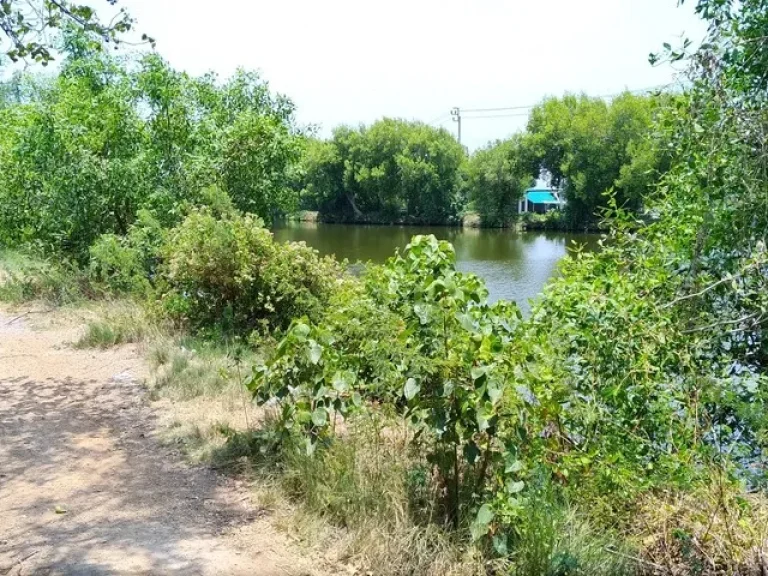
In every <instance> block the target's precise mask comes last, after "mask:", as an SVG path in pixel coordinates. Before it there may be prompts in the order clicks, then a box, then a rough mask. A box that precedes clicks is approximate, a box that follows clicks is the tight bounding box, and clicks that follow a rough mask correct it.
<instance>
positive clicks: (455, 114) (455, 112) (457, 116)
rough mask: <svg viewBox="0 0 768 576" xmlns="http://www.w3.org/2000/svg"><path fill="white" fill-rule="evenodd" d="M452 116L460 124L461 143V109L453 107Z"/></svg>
mask: <svg viewBox="0 0 768 576" xmlns="http://www.w3.org/2000/svg"><path fill="white" fill-rule="evenodd" d="M451 116H452V117H453V121H454V122H456V123H458V125H459V144H461V109H460V108H453V109H452V110H451Z"/></svg>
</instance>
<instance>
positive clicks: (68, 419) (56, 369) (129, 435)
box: [0, 309, 315, 576]
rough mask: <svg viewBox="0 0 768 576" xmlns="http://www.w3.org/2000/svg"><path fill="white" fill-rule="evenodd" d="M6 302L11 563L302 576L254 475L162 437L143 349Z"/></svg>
mask: <svg viewBox="0 0 768 576" xmlns="http://www.w3.org/2000/svg"><path fill="white" fill-rule="evenodd" d="M23 312H24V310H20V311H13V312H11V311H9V310H8V309H0V575H8V576H20V575H26V574H35V575H44V576H48V575H51V576H52V575H89V576H90V575H93V576H102V575H139V574H141V575H155V574H157V575H176V574H178V575H181V574H183V575H185V576H186V575H190V576H196V575H199V576H211V575H233V576H241V575H242V576H244V575H264V576H272V575H280V576H284V575H296V576H298V575H302V574H313V573H315V572H314V570H312V569H311V568H310V564H311V563H310V562H309V561H308V560H307V559H306V558H304V557H302V556H301V555H300V554H298V553H297V550H296V549H295V547H294V546H293V544H292V543H291V542H290V541H289V540H288V539H287V537H286V536H285V535H283V534H282V533H280V532H277V531H276V530H275V529H274V528H273V527H272V523H271V521H270V519H269V518H268V514H267V513H266V511H263V510H260V509H259V508H258V507H256V506H254V504H253V503H252V500H251V492H250V490H249V488H248V486H246V485H244V484H242V483H240V482H238V481H237V480H236V479H233V478H228V477H225V476H222V475H220V474H218V473H216V472H215V471H212V470H210V469H208V468H205V467H195V466H190V465H189V464H187V463H185V461H184V460H183V458H182V456H181V455H180V454H179V453H178V452H177V451H175V450H174V449H173V448H171V447H169V446H167V445H164V444H163V443H162V442H160V441H159V439H158V435H157V434H158V433H157V430H158V425H157V423H158V420H159V419H160V418H162V417H163V413H162V410H164V409H163V408H162V407H159V406H158V405H153V404H151V403H150V402H149V400H148V399H147V394H146V390H145V388H144V387H143V385H142V382H143V380H144V378H146V376H147V368H146V365H145V363H144V361H143V359H142V357H141V354H140V350H139V349H138V348H137V347H136V346H134V345H129V346H122V347H118V348H114V349H110V350H106V351H93V350H75V349H73V348H72V346H71V343H72V342H73V341H76V340H77V338H78V336H79V330H80V329H81V328H79V327H78V326H73V325H71V323H70V322H62V321H61V320H60V318H58V317H57V314H56V313H33V314H27V315H24V316H20V315H21V314H22V313H23Z"/></svg>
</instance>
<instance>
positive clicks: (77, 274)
mask: <svg viewBox="0 0 768 576" xmlns="http://www.w3.org/2000/svg"><path fill="white" fill-rule="evenodd" d="M89 293H90V287H89V282H88V278H87V275H86V274H84V273H83V272H82V271H80V270H79V269H78V268H77V267H76V266H75V265H73V264H70V263H68V262H67V261H61V260H57V259H54V258H44V257H41V256H38V255H36V254H34V253H26V252H23V251H14V250H0V302H6V303H9V304H23V303H25V302H30V301H33V300H38V301H43V302H45V303H46V304H49V305H52V306H61V305H64V304H72V303H76V302H81V301H82V300H83V299H84V298H86V296H87V295H88V294H89Z"/></svg>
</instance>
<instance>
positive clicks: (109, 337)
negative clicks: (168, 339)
mask: <svg viewBox="0 0 768 576" xmlns="http://www.w3.org/2000/svg"><path fill="white" fill-rule="evenodd" d="M161 333H162V328H161V326H160V324H159V323H158V322H157V321H156V320H154V319H153V318H151V317H150V315H149V314H148V313H147V312H146V310H145V309H144V307H143V306H141V305H139V304H134V303H132V302H129V301H123V302H110V303H108V304H105V305H102V306H100V307H99V309H98V311H97V318H96V319H95V320H91V321H89V322H88V324H87V325H86V328H85V333H84V334H83V335H82V336H81V337H80V339H79V340H78V341H77V342H75V348H100V349H102V350H104V349H107V348H111V347H113V346H119V345H121V344H133V343H138V342H145V341H151V340H154V339H157V338H158V337H159V336H160V334H161Z"/></svg>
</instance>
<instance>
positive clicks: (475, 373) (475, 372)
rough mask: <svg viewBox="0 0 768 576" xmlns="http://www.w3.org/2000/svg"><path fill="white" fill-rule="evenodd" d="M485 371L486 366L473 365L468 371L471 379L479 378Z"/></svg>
mask: <svg viewBox="0 0 768 576" xmlns="http://www.w3.org/2000/svg"><path fill="white" fill-rule="evenodd" d="M486 372H488V367H487V366H473V367H472V370H470V372H469V373H470V375H471V376H472V380H479V379H480V378H482V377H483V376H485V374H486Z"/></svg>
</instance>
